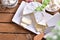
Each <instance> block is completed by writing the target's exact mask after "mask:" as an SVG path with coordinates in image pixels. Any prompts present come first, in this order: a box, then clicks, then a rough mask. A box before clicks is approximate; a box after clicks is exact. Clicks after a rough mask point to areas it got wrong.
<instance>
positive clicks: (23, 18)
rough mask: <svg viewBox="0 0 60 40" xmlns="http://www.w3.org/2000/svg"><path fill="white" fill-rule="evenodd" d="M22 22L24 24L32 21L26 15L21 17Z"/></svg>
mask: <svg viewBox="0 0 60 40" xmlns="http://www.w3.org/2000/svg"><path fill="white" fill-rule="evenodd" d="M22 22H23V23H25V24H31V23H32V21H31V20H30V19H29V18H27V17H22Z"/></svg>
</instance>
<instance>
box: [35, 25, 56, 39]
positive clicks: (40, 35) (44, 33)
mask: <svg viewBox="0 0 60 40" xmlns="http://www.w3.org/2000/svg"><path fill="white" fill-rule="evenodd" d="M54 27H55V26H51V27H48V28H47V29H46V30H45V31H44V32H41V33H40V34H38V35H36V36H35V37H34V40H42V38H43V37H44V35H46V34H47V33H49V32H51V31H52V29H53V28H54Z"/></svg>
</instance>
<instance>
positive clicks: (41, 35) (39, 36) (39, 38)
mask: <svg viewBox="0 0 60 40" xmlns="http://www.w3.org/2000/svg"><path fill="white" fill-rule="evenodd" d="M43 37H44V33H40V34H38V35H36V36H35V37H34V40H42V38H43Z"/></svg>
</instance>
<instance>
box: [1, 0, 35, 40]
mask: <svg viewBox="0 0 60 40" xmlns="http://www.w3.org/2000/svg"><path fill="white" fill-rule="evenodd" d="M21 1H22V0H19V3H18V5H17V6H16V7H15V8H12V9H8V8H3V9H2V10H1V9H0V40H33V37H34V36H35V34H34V33H32V32H30V31H28V30H26V29H24V28H22V27H21V26H19V25H17V24H15V23H13V22H12V18H13V16H14V14H15V12H16V10H17V8H18V7H19V5H20V3H21Z"/></svg>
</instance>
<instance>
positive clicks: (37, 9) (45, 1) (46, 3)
mask: <svg viewBox="0 0 60 40" xmlns="http://www.w3.org/2000/svg"><path fill="white" fill-rule="evenodd" d="M49 2H50V0H43V3H42V6H38V7H37V8H36V9H35V10H36V11H42V10H43V9H44V8H45V7H46V6H47V5H48V3H49Z"/></svg>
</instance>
